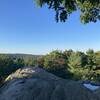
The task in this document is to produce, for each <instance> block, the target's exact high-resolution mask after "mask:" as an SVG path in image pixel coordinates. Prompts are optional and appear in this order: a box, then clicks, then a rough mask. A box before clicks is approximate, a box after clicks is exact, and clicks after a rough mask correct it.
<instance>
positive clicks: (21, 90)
mask: <svg viewBox="0 0 100 100" xmlns="http://www.w3.org/2000/svg"><path fill="white" fill-rule="evenodd" d="M0 100H100V99H98V97H97V96H96V95H95V94H94V93H93V92H92V91H90V90H89V89H87V88H85V87H84V86H83V85H82V84H80V83H78V82H74V81H70V80H64V79H61V78H59V77H57V76H55V75H53V74H50V73H48V72H46V71H45V70H43V69H41V68H38V67H35V68H33V67H25V68H23V69H19V70H17V71H16V72H15V73H13V74H11V75H9V76H8V78H7V79H6V80H5V84H4V85H3V86H2V87H1V89H0Z"/></svg>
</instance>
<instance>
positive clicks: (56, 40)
mask: <svg viewBox="0 0 100 100" xmlns="http://www.w3.org/2000/svg"><path fill="white" fill-rule="evenodd" d="M54 15H55V13H54V12H53V11H52V10H48V9H47V8H46V7H43V8H42V9H40V8H38V7H37V6H36V5H35V4H34V3H33V0H0V53H29V54H45V53H48V52H49V51H52V50H55V49H61V50H64V49H73V50H82V51H85V50H87V49H89V48H92V49H94V50H100V22H99V21H98V22H97V23H95V24H94V23H90V24H87V25H83V24H81V23H80V21H79V13H78V12H75V13H73V14H72V15H71V16H70V17H69V19H68V20H67V22H66V23H56V22H55V19H54Z"/></svg>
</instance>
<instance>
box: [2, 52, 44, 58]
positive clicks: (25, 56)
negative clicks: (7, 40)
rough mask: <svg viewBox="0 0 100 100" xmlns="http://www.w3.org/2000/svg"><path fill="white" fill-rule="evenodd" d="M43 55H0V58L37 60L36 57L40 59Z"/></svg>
mask: <svg viewBox="0 0 100 100" xmlns="http://www.w3.org/2000/svg"><path fill="white" fill-rule="evenodd" d="M41 56H43V55H32V54H19V53H18V54H16V53H15V54H10V53H8V54H2V53H0V57H11V58H22V59H27V58H30V59H31V58H37V57H41Z"/></svg>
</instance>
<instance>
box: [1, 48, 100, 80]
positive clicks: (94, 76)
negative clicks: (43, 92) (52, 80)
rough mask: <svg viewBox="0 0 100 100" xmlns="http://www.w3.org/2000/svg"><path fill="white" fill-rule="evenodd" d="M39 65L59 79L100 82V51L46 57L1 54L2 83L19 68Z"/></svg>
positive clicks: (56, 53)
mask: <svg viewBox="0 0 100 100" xmlns="http://www.w3.org/2000/svg"><path fill="white" fill-rule="evenodd" d="M35 65H38V67H41V68H44V69H45V70H47V71H48V72H50V73H53V74H55V75H57V76H59V77H62V78H65V79H73V80H91V81H99V82H100V51H96V52H95V51H94V50H92V49H89V50H87V51H86V53H84V52H81V51H73V50H65V51H61V50H54V51H52V52H50V53H48V54H46V55H40V56H32V55H31V56H30V55H29V56H28V55H27V56H26V55H24V56H23V55H17V56H16V55H10V54H9V55H6V54H0V82H2V81H3V80H4V79H5V78H6V77H7V76H8V75H9V74H11V73H12V72H15V71H16V70H17V69H18V68H22V67H24V66H32V67H34V66H35Z"/></svg>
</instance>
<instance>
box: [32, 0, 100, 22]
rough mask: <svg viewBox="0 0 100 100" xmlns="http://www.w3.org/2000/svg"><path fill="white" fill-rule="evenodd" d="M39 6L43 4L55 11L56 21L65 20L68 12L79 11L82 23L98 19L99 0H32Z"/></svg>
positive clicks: (99, 11) (99, 15) (99, 17)
mask: <svg viewBox="0 0 100 100" xmlns="http://www.w3.org/2000/svg"><path fill="white" fill-rule="evenodd" d="M34 1H35V2H36V4H37V5H39V6H40V7H42V6H44V5H45V4H46V5H48V8H49V9H53V10H54V11H55V13H56V15H55V18H56V21H57V22H58V21H59V20H60V21H61V22H65V21H66V20H67V19H68V17H69V16H70V14H72V13H73V12H75V11H77V10H78V11H80V19H81V22H82V23H89V22H96V21H97V20H100V0H34Z"/></svg>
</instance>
